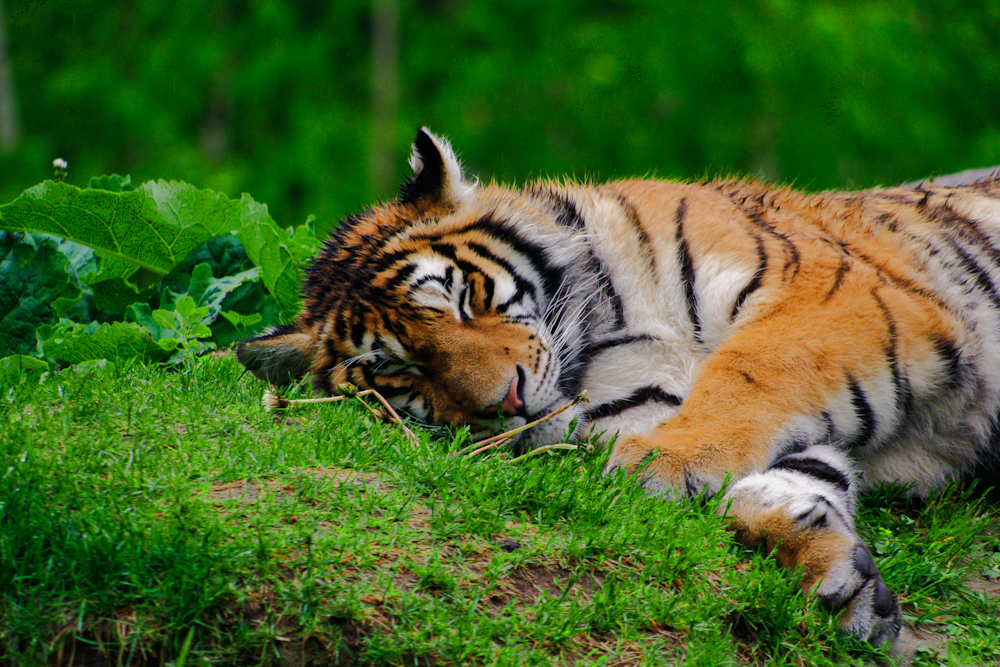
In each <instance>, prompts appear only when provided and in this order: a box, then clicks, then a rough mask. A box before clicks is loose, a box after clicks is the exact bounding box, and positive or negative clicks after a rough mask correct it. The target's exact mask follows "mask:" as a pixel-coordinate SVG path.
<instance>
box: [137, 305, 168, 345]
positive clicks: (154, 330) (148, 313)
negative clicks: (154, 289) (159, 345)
mask: <svg viewBox="0 0 1000 667" xmlns="http://www.w3.org/2000/svg"><path fill="white" fill-rule="evenodd" d="M157 312H163V313H164V314H165V316H166V319H165V320H164V322H166V323H167V324H166V325H165V326H162V327H161V326H160V324H159V323H158V322H157V320H156V318H155V316H154V315H153V311H152V309H151V308H150V307H149V304H148V303H133V304H132V305H131V306H129V307H128V308H126V309H125V321H126V322H134V323H135V324H138V325H139V326H141V327H143V328H144V329H146V330H147V331H148V332H149V333H150V335H151V336H152V337H153V340H156V341H161V340H164V339H167V338H172V339H176V338H177V331H176V330H175V329H174V326H175V324H176V322H175V321H174V319H173V315H172V313H173V311H157Z"/></svg>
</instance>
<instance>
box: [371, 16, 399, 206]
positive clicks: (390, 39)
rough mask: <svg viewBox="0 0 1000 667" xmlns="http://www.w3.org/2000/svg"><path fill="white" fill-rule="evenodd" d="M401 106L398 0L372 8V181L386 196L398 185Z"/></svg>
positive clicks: (375, 189)
mask: <svg viewBox="0 0 1000 667" xmlns="http://www.w3.org/2000/svg"><path fill="white" fill-rule="evenodd" d="M398 105H399V0H374V2H373V7H372V123H371V132H372V134H371V144H370V145H371V154H370V156H369V163H368V176H369V184H370V187H371V189H372V191H373V193H374V194H375V195H376V196H379V197H384V196H385V195H387V194H388V193H389V192H391V191H392V189H393V187H394V186H395V181H396V178H395V170H396V169H397V164H398V163H397V161H396V113H397V107H398Z"/></svg>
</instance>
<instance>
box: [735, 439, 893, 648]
mask: <svg viewBox="0 0 1000 667" xmlns="http://www.w3.org/2000/svg"><path fill="white" fill-rule="evenodd" d="M854 492H855V489H854V480H853V474H852V471H851V464H850V462H849V461H848V460H847V458H846V457H845V456H844V455H843V453H841V452H840V451H838V450H837V449H836V448H835V447H832V446H830V445H812V446H808V447H807V446H801V447H796V448H791V449H789V450H788V451H787V452H786V453H785V454H784V455H783V456H781V457H780V458H778V460H777V461H775V462H774V464H772V466H771V467H770V468H769V469H768V470H766V471H765V472H763V473H760V474H754V475H749V476H747V477H744V478H743V479H741V480H739V481H738V482H736V483H735V484H733V485H732V486H731V487H730V488H729V489H727V491H726V495H725V498H724V500H725V501H726V502H725V503H724V504H722V505H720V512H725V516H726V517H727V518H728V519H729V522H730V523H729V528H730V529H731V530H733V531H734V532H735V536H736V539H737V540H738V541H739V542H740V543H741V544H743V545H744V546H747V547H756V546H758V545H764V546H766V548H767V550H768V551H769V552H771V553H773V554H774V555H775V556H776V557H777V559H778V562H779V563H781V564H782V565H783V566H784V567H787V568H789V569H795V568H796V567H801V568H802V584H801V587H802V589H803V590H806V591H809V592H811V593H813V594H815V595H817V596H819V598H820V600H822V601H823V602H824V603H825V604H827V605H828V606H829V607H832V608H834V609H838V608H844V613H843V614H842V615H841V617H840V626H841V628H842V629H843V630H844V632H846V633H848V634H853V635H858V636H860V637H862V638H864V639H867V640H868V641H869V642H870V643H871V644H872V645H874V646H879V645H881V644H882V643H884V642H885V641H891V640H893V639H895V637H896V635H897V634H898V633H899V630H900V628H901V627H902V612H901V610H900V608H899V602H898V601H897V599H896V596H895V595H893V593H892V591H890V590H889V588H888V587H887V586H886V585H885V583H884V582H883V581H882V576H881V574H879V571H878V568H877V567H876V566H875V561H874V560H873V559H872V556H871V552H870V551H869V549H868V546H867V545H866V544H865V543H864V541H863V540H862V539H861V538H860V537H859V536H858V534H857V532H856V531H855V529H854V520H853V512H854Z"/></svg>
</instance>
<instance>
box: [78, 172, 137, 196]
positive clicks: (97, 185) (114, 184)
mask: <svg viewBox="0 0 1000 667" xmlns="http://www.w3.org/2000/svg"><path fill="white" fill-rule="evenodd" d="M88 187H89V188H90V189H91V190H107V191H108V192H131V191H132V190H135V187H134V186H133V185H132V177H131V176H120V175H118V174H111V175H110V176H94V177H93V178H92V179H90V185H89V186H88Z"/></svg>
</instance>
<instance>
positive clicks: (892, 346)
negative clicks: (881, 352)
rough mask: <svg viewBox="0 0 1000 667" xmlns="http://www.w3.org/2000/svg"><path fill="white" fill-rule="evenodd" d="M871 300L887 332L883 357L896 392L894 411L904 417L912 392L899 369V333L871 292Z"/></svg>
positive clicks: (879, 298)
mask: <svg viewBox="0 0 1000 667" xmlns="http://www.w3.org/2000/svg"><path fill="white" fill-rule="evenodd" d="M872 298H873V299H875V303H876V304H877V305H878V309H879V310H880V311H881V312H882V316H883V317H884V318H885V324H886V327H887V328H888V330H889V344H888V345H887V346H886V349H885V356H886V358H888V360H889V369H890V371H891V372H892V386H893V388H894V389H895V391H896V410H898V411H899V412H900V413H901V414H902V415H904V416H905V415H906V414H907V413H908V412H909V411H910V407H911V406H912V404H913V391H912V389H911V387H910V379H909V378H908V377H906V376H905V375H903V371H902V370H901V369H900V367H899V333H898V331H897V329H896V320H895V319H893V317H892V313H891V312H889V308H888V306H886V305H885V302H884V301H882V298H881V297H880V296H879V295H878V293H876V292H872Z"/></svg>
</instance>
